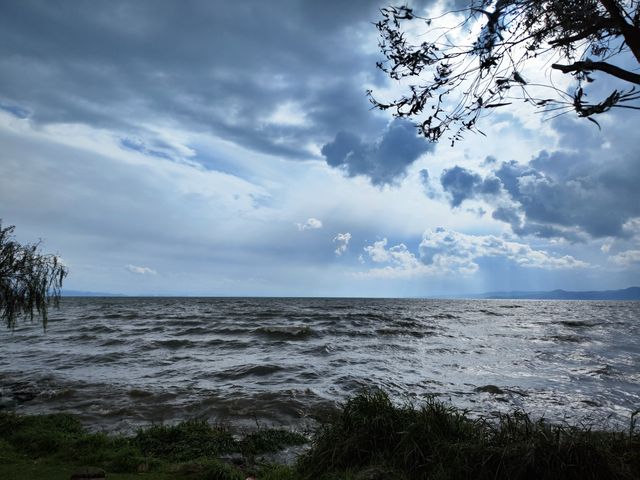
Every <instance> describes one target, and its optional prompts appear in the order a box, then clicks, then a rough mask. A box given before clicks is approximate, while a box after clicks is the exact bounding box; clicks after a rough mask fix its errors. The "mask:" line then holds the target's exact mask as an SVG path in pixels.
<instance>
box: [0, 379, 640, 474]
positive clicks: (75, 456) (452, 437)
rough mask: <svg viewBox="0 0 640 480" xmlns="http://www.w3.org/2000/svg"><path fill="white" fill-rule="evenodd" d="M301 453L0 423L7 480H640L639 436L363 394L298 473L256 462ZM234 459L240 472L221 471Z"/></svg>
mask: <svg viewBox="0 0 640 480" xmlns="http://www.w3.org/2000/svg"><path fill="white" fill-rule="evenodd" d="M305 442H306V439H305V437H303V436H302V435H300V434H297V433H294V432H290V431H287V430H283V429H260V430H258V431H255V432H248V433H245V434H244V435H241V436H236V435H232V433H231V431H230V430H229V428H228V427H227V426H225V425H211V424H209V423H206V422H204V421H196V420H190V421H186V422H182V423H180V424H177V425H154V426H151V427H149V428H146V429H143V430H140V431H138V432H137V433H136V434H135V435H133V436H129V437H123V436H115V435H106V434H102V433H92V432H89V431H87V430H85V429H84V428H83V427H82V425H81V424H80V423H79V422H78V420H77V419H76V418H75V417H73V416H70V415H64V414H59V415H41V416H17V415H13V414H7V413H0V478H2V479H5V478H6V479H12V480H23V479H24V480H26V479H29V480H31V479H36V480H37V479H41V478H42V479H53V480H56V479H68V478H69V477H70V475H71V473H72V472H73V471H74V470H75V469H77V468H78V467H81V466H85V465H91V466H94V467H100V468H103V469H104V470H106V471H107V473H108V476H107V477H108V478H109V479H116V480H117V479H122V480H124V479H133V478H137V479H141V478H142V479H147V480H156V479H157V480H164V479H182V478H184V479H191V480H244V479H245V478H246V477H249V476H255V477H256V478H258V480H305V479H309V480H310V479H314V480H334V479H335V480H338V479H345V480H382V479H385V480H414V479H415V480H418V479H419V480H423V479H424V480H427V479H431V480H446V479H450V480H458V479H479V480H483V479H492V480H494V479H510V480H521V479H532V480H534V479H535V480H545V479H554V480H555V479H576V480H577V479H580V480H582V479H585V480H589V479H593V480H595V479H612V480H616V479H618V480H627V479H640V434H639V433H638V431H637V430H636V428H635V424H634V423H633V422H632V423H631V425H630V428H629V430H628V431H624V432H622V431H621V432H614V431H609V432H602V431H594V430H591V429H589V428H585V427H581V428H577V427H570V426H558V425H551V424H548V423H545V422H543V421H533V420H531V419H530V418H529V417H528V416H527V415H526V414H524V413H522V412H514V413H512V414H509V415H502V416H500V417H497V418H492V419H484V420H483V419H474V418H471V417H469V416H468V415H467V413H466V412H464V411H461V410H457V409H455V408H454V407H451V406H448V405H445V404H442V403H439V402H437V401H434V400H430V401H427V402H426V403H424V404H422V405H420V406H415V405H412V404H409V403H407V404H403V405H398V404H394V403H393V402H392V401H391V400H390V399H389V397H388V396H387V395H386V394H385V393H384V392H381V391H378V390H372V391H367V392H363V393H361V394H359V395H357V396H355V397H353V398H351V399H350V400H349V401H347V402H346V404H345V405H344V407H343V408H342V409H341V410H340V411H339V412H338V413H337V414H336V415H335V417H334V418H333V419H331V420H330V421H328V422H327V423H325V424H324V425H322V426H321V427H320V428H319V429H318V431H317V432H316V435H315V437H314V439H313V441H312V444H311V448H310V449H309V450H308V451H307V453H305V454H303V455H302V456H301V457H300V458H299V459H298V462H297V464H296V465H293V466H286V465H268V464H261V463H260V458H261V454H265V453H270V452H278V451H279V450H281V449H283V448H285V447H288V446H293V445H300V444H303V443H305ZM229 454H235V457H236V458H240V459H241V460H242V461H241V462H240V463H241V464H240V465H233V464H231V463H225V462H224V461H223V460H222V459H224V458H229Z"/></svg>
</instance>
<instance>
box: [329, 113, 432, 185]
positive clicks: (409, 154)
mask: <svg viewBox="0 0 640 480" xmlns="http://www.w3.org/2000/svg"><path fill="white" fill-rule="evenodd" d="M431 150H433V144H430V143H428V142H427V141H426V140H425V139H424V138H421V137H418V135H417V131H416V128H415V126H414V125H413V124H412V123H411V122H408V121H406V120H402V119H395V120H393V121H392V122H391V123H390V124H389V125H388V126H387V128H386V129H385V130H384V132H383V133H382V135H381V137H380V138H379V139H378V140H377V141H375V142H372V143H368V142H365V141H363V140H362V139H361V138H360V137H359V136H357V135H355V134H353V133H350V132H347V131H341V132H339V133H338V134H337V135H336V136H335V138H334V140H333V141H332V142H329V143H327V144H325V145H324V146H323V147H322V154H323V155H324V157H325V159H326V161H327V164H329V165H330V166H332V167H336V168H340V169H342V170H343V171H344V172H345V173H346V174H347V175H348V176H350V177H354V176H356V175H364V176H366V177H368V178H369V180H370V181H371V183H372V184H373V185H377V186H383V185H388V184H393V183H396V182H397V181H398V180H399V179H402V178H403V177H404V176H405V174H406V169H407V167H408V166H409V165H411V164H412V163H413V162H415V161H416V160H417V159H418V157H420V155H422V154H423V153H426V152H428V151H431Z"/></svg>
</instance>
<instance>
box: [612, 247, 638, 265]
mask: <svg viewBox="0 0 640 480" xmlns="http://www.w3.org/2000/svg"><path fill="white" fill-rule="evenodd" d="M609 260H611V261H612V262H613V263H615V264H617V265H620V266H622V267H629V266H631V265H633V264H638V263H640V250H626V251H624V252H620V253H618V254H616V255H612V256H611V257H609Z"/></svg>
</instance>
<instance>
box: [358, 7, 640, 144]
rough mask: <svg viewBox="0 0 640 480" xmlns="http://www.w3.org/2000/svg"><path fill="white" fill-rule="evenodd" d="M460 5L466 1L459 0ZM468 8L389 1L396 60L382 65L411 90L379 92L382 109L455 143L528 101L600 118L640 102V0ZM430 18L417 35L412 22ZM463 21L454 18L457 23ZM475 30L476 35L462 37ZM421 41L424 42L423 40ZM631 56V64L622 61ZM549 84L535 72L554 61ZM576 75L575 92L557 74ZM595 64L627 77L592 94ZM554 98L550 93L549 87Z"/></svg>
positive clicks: (384, 25) (390, 51)
mask: <svg viewBox="0 0 640 480" xmlns="http://www.w3.org/2000/svg"><path fill="white" fill-rule="evenodd" d="M455 3H456V4H463V3H465V2H461V1H457V2H455ZM465 4H466V5H467V6H465V7H464V8H461V9H455V10H451V11H448V12H446V13H445V14H444V15H442V16H439V17H436V18H423V17H419V16H417V15H416V14H415V12H414V11H413V10H412V9H411V8H409V7H406V6H403V7H388V8H383V9H382V10H381V12H382V17H383V18H382V20H381V21H379V22H378V23H377V24H376V27H377V29H378V31H379V33H380V37H381V40H380V48H381V50H382V53H383V54H384V55H385V57H386V60H385V61H384V62H379V63H378V67H379V68H380V69H381V70H383V71H384V72H386V73H387V74H388V75H389V76H390V77H391V78H392V79H395V80H402V81H403V85H404V87H406V88H407V89H408V92H407V93H406V94H404V95H402V96H401V97H400V98H398V99H395V100H392V101H379V100H378V99H376V98H375V97H374V96H373V94H372V92H371V91H369V92H368V94H369V98H370V100H371V102H372V103H373V105H374V106H375V107H377V108H379V109H382V110H386V109H390V110H391V111H392V112H393V114H394V116H397V117H407V118H410V119H413V120H414V121H417V122H418V124H417V126H418V129H419V131H420V133H421V134H422V135H424V136H425V137H426V138H427V139H428V140H430V141H433V142H437V141H438V140H440V139H441V137H442V136H443V135H445V134H446V133H447V132H449V136H448V137H447V138H448V139H449V140H450V141H451V144H452V145H453V144H454V143H455V142H456V141H458V140H460V139H462V136H463V133H464V132H465V131H469V130H471V131H478V132H480V133H482V132H481V131H480V130H478V128H477V126H476V123H477V121H478V120H479V118H480V116H481V114H483V113H484V112H487V113H488V112H490V111H494V110H495V109H497V108H500V107H505V106H507V105H511V104H512V103H513V102H514V101H515V100H523V101H524V102H528V103H530V104H533V105H534V106H536V107H537V108H540V109H541V110H542V111H543V112H554V115H556V113H557V114H563V113H567V112H570V111H572V110H573V111H575V112H576V113H577V115H578V116H580V117H585V118H588V119H589V120H591V121H593V122H595V123H596V124H597V122H596V121H595V120H594V119H593V118H592V117H593V116H595V115H597V114H600V113H603V112H606V111H608V110H610V109H612V108H631V109H640V106H638V104H637V100H639V99H640V92H639V91H638V88H637V86H638V85H640V74H638V73H637V67H638V66H639V65H640V1H638V0H542V1H540V0H468V2H466V3H465ZM416 20H419V21H423V22H425V26H426V28H425V31H423V32H420V34H419V35H417V36H416V38H417V40H416V41H415V42H413V43H412V41H411V40H410V37H411V32H410V31H408V25H410V23H409V22H415V21H416ZM452 24H453V25H454V26H451V25H452ZM460 36H465V37H466V38H467V39H468V40H467V41H463V40H456V39H457V38H459V37H460ZM418 42H419V43H418ZM614 60H620V62H618V63H620V64H621V65H624V62H631V63H632V64H633V66H631V67H630V68H626V67H624V66H619V65H616V64H614V63H613V61H614ZM545 61H546V62H549V63H551V62H553V63H552V64H551V70H549V71H547V72H546V73H547V74H548V75H547V79H546V81H545V83H539V82H538V83H536V82H531V81H530V80H527V77H528V74H532V76H535V75H536V73H534V72H533V70H537V69H540V68H547V69H548V64H549V63H545ZM552 71H557V72H561V73H562V74H568V75H572V76H573V77H574V78H575V80H577V86H576V87H575V90H574V91H573V92H572V93H568V92H566V91H564V90H562V89H560V88H556V87H555V86H554V83H553V80H552V78H551V72H552ZM593 72H600V73H603V74H606V75H608V76H609V77H615V79H617V80H620V81H622V82H623V83H624V85H625V86H624V87H621V89H614V90H613V91H611V92H610V93H609V94H608V95H606V96H605V97H604V98H603V99H601V100H600V101H598V102H590V101H588V100H587V92H586V90H585V87H586V84H589V83H591V82H593V81H594V77H593V75H592V74H593ZM549 94H550V95H551V96H548V95H549Z"/></svg>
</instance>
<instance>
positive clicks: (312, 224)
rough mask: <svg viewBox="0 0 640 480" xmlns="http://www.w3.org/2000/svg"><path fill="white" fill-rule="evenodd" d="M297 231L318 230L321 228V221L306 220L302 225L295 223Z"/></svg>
mask: <svg viewBox="0 0 640 480" xmlns="http://www.w3.org/2000/svg"><path fill="white" fill-rule="evenodd" d="M296 225H297V227H298V230H300V231H303V230H317V229H319V228H322V221H320V220H318V219H317V218H313V217H311V218H309V219H307V221H306V222H304V223H296Z"/></svg>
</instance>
